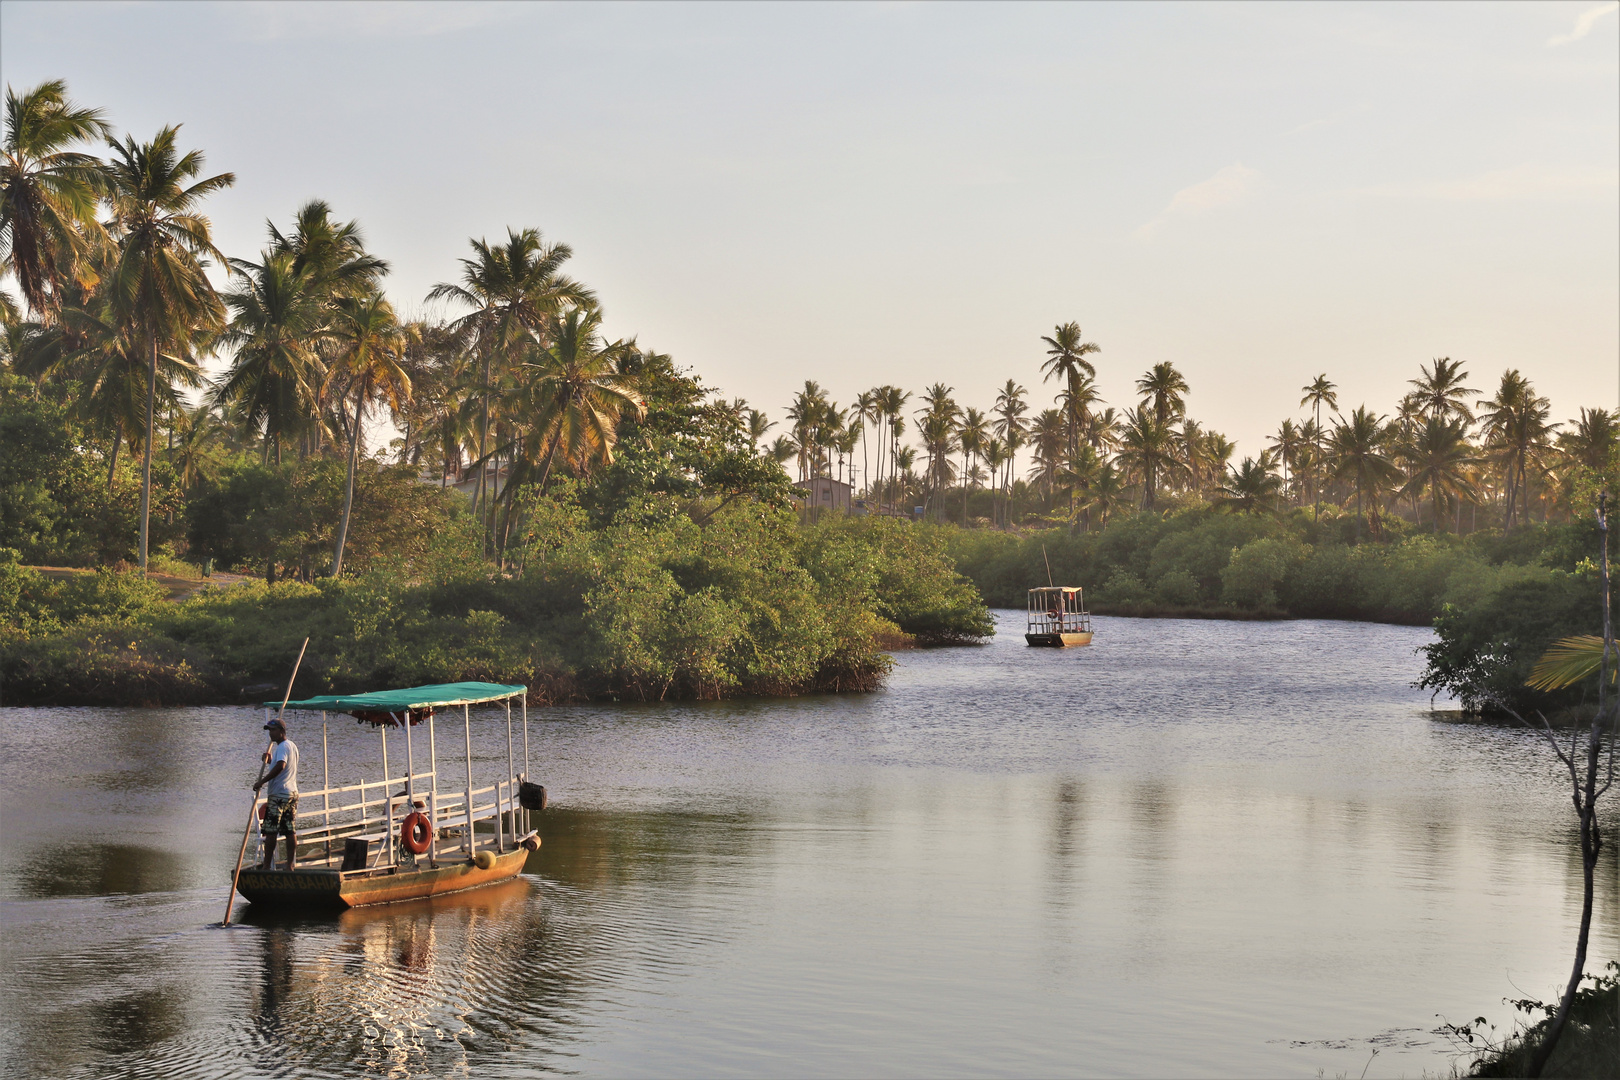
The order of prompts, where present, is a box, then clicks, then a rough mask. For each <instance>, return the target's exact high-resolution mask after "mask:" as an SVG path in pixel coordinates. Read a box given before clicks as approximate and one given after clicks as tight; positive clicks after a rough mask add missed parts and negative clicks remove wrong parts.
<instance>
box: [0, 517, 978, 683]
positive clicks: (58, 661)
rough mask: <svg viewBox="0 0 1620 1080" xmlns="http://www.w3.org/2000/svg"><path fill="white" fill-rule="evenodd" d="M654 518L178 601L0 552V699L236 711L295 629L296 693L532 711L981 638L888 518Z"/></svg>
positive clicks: (755, 678) (950, 584)
mask: <svg viewBox="0 0 1620 1080" xmlns="http://www.w3.org/2000/svg"><path fill="white" fill-rule="evenodd" d="M649 509H650V508H647V507H643V508H641V512H640V513H637V514H636V515H634V516H625V517H623V518H621V519H620V520H616V521H614V522H612V523H610V524H609V525H607V526H605V527H603V528H600V529H583V528H582V529H577V530H574V531H572V532H566V533H561V534H560V535H558V536H557V537H556V539H557V542H556V543H555V545H554V546H553V547H552V548H550V549H549V550H547V551H546V552H545V554H544V558H543V560H536V561H535V562H534V563H531V564H530V565H529V566H528V567H527V568H526V569H525V570H524V571H523V572H521V573H512V572H508V573H500V572H497V571H495V570H493V569H492V568H490V567H489V566H487V565H486V564H483V563H481V562H475V563H471V564H468V563H464V562H458V561H453V560H452V561H445V562H443V563H439V564H435V565H430V566H426V567H423V566H421V565H416V566H413V565H411V564H409V563H407V562H404V561H398V562H393V563H379V564H378V565H376V566H375V567H374V568H373V569H371V570H369V571H367V572H365V573H362V574H357V575H354V576H345V577H343V578H339V579H331V578H326V579H320V580H317V581H315V582H313V583H304V582H299V581H285V580H284V581H278V582H275V583H273V584H272V583H268V582H265V581H262V580H253V581H243V582H240V583H238V584H236V585H234V586H232V587H230V588H219V587H212V586H210V587H205V588H203V589H202V590H201V591H200V592H198V593H196V594H195V595H192V596H190V597H187V598H184V599H180V600H173V599H171V598H170V596H169V594H168V591H167V590H166V589H165V588H164V587H163V586H162V585H161V584H160V583H159V582H157V581H154V580H152V579H150V578H143V577H142V576H141V575H139V574H138V573H132V572H115V571H104V572H100V573H92V574H71V575H65V576H56V577H52V576H48V575H45V574H42V573H40V572H38V571H36V570H32V569H29V568H27V567H24V566H22V565H21V564H20V562H19V561H18V560H17V558H16V553H15V552H10V553H6V552H4V551H3V550H0V621H3V624H4V626H3V629H0V680H3V681H0V701H3V702H4V703H5V704H9V705H205V704H233V703H238V702H241V701H243V700H248V699H250V698H254V699H256V698H258V697H265V696H269V695H268V694H266V693H264V691H263V687H264V686H265V685H272V684H273V685H275V686H280V685H283V684H284V680H285V679H286V678H287V673H288V672H289V671H290V670H291V668H292V664H293V659H294V657H295V656H297V654H298V651H299V647H300V644H301V643H302V641H303V639H304V638H305V637H306V636H307V637H308V638H309V639H310V645H309V654H308V657H307V658H306V660H305V662H304V666H303V668H302V669H301V671H300V675H299V680H298V684H297V686H296V687H295V691H296V692H297V693H299V694H300V695H303V694H316V693H325V692H334V691H352V690H357V689H362V688H373V687H376V686H378V685H405V686H409V685H416V684H424V683H436V682H456V681H462V680H484V681H490V682H502V683H522V684H524V685H527V686H530V687H531V688H532V689H531V692H530V701H531V702H532V703H535V704H556V703H560V702H568V701H590V700H610V699H611V700H629V701H666V700H676V699H696V700H714V699H720V698H734V697H759V696H768V697H782V696H791V695H796V694H806V693H817V692H846V691H864V690H872V689H874V688H876V687H877V686H878V685H880V684H881V682H882V680H883V677H884V676H885V675H886V674H887V672H888V671H889V669H890V667H891V665H892V662H893V661H892V659H891V658H890V653H892V652H893V651H895V650H896V649H903V648H908V647H910V646H912V645H916V644H925V645H926V644H945V643H953V642H961V641H977V640H982V639H983V638H984V637H986V636H988V635H989V634H990V633H991V632H992V629H993V626H992V623H991V621H990V616H989V613H988V611H987V610H986V608H985V606H984V604H983V602H982V601H981V600H980V599H979V596H978V594H977V592H976V591H975V590H974V588H973V587H972V585H971V584H970V583H968V582H967V581H965V580H964V579H962V578H961V577H960V576H958V575H957V574H956V573H955V571H954V570H953V569H952V566H951V563H950V560H949V558H948V557H947V556H946V555H945V554H944V552H943V550H942V549H941V548H940V547H939V545H938V542H937V540H938V538H937V537H935V536H933V535H931V534H928V533H924V532H921V531H918V530H915V529H911V528H910V527H908V526H907V525H906V524H904V523H902V522H892V521H884V520H879V519H870V520H865V521H862V520H855V519H840V520H836V521H828V522H825V523H822V524H819V525H814V526H810V527H800V526H799V525H797V524H796V523H795V521H794V519H793V517H792V515H791V513H790V512H788V511H779V510H773V509H771V508H769V507H765V506H762V505H759V504H742V503H738V504H735V505H734V506H732V507H729V508H727V509H726V510H725V511H722V512H721V513H718V514H712V515H709V516H706V517H705V518H704V520H703V522H702V524H699V523H698V522H697V521H696V520H694V518H693V516H692V515H690V514H688V513H685V512H682V511H681V509H680V508H679V506H677V505H675V504H674V503H673V500H671V505H670V506H669V507H667V508H665V509H664V511H663V512H660V513H653V512H648V511H649ZM245 688H248V689H245Z"/></svg>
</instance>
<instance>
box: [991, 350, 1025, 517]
mask: <svg viewBox="0 0 1620 1080" xmlns="http://www.w3.org/2000/svg"><path fill="white" fill-rule="evenodd" d="M1027 393H1029V391H1027V390H1025V389H1024V388H1023V387H1022V386H1020V385H1018V382H1017V380H1015V379H1008V380H1007V381H1006V382H1005V383H1003V384H1002V387H1001V389H1000V391H998V392H997V393H996V407H995V409H994V412H995V415H996V425H995V431H996V434H997V435H998V436H1000V437H1001V441H1002V443H1003V444H1004V445H1005V447H1006V458H1005V461H1004V462H1003V475H1002V476H1001V477H1000V478H998V479H997V481H996V483H997V486H998V487H999V486H1001V485H1002V484H1005V485H1006V488H1007V498H1008V510H1009V512H1010V511H1011V505H1012V504H1011V499H1012V478H1013V473H1014V472H1015V471H1016V470H1017V468H1018V448H1019V447H1020V446H1022V445H1024V433H1025V431H1027V430H1028V426H1027V425H1026V424H1025V422H1024V414H1025V413H1026V412H1028V411H1029V404H1028V403H1027V402H1026V401H1025V400H1024V395H1025V394H1027Z"/></svg>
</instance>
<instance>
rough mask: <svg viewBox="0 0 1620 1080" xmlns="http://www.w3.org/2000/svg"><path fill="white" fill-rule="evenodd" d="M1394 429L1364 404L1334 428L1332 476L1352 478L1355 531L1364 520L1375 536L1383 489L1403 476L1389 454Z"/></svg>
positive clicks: (1358, 531) (1343, 478)
mask: <svg viewBox="0 0 1620 1080" xmlns="http://www.w3.org/2000/svg"><path fill="white" fill-rule="evenodd" d="M1394 436H1395V432H1394V429H1393V428H1391V426H1390V425H1389V424H1387V423H1386V422H1385V420H1384V418H1383V417H1382V416H1375V415H1373V414H1372V413H1371V412H1369V411H1368V409H1367V407H1366V406H1365V405H1361V406H1358V407H1357V408H1356V410H1355V411H1354V412H1352V413H1351V414H1350V418H1349V419H1348V420H1343V421H1340V423H1339V424H1338V425H1337V426H1336V427H1335V428H1334V429H1333V438H1332V441H1331V442H1330V444H1329V447H1328V449H1329V451H1330V452H1331V454H1332V458H1333V475H1334V476H1335V477H1337V478H1338V479H1340V480H1349V481H1350V483H1351V485H1352V486H1353V487H1354V488H1355V489H1356V520H1357V523H1358V524H1357V526H1356V534H1357V539H1360V530H1361V525H1360V523H1362V522H1365V523H1366V525H1367V529H1368V531H1369V532H1371V533H1372V535H1373V536H1374V537H1377V536H1378V535H1379V534H1380V532H1381V531H1382V530H1381V529H1380V527H1379V515H1378V505H1379V503H1380V501H1381V500H1382V495H1383V492H1385V491H1387V490H1388V489H1389V488H1390V487H1391V486H1392V485H1394V484H1395V483H1396V482H1397V481H1399V480H1400V478H1401V470H1400V466H1398V465H1396V464H1395V462H1394V460H1393V459H1391V457H1390V455H1389V448H1390V446H1391V444H1392V443H1393V441H1394Z"/></svg>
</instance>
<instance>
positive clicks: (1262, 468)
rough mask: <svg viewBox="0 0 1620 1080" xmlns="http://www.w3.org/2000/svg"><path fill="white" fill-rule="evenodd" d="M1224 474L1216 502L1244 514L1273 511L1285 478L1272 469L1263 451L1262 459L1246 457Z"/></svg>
mask: <svg viewBox="0 0 1620 1080" xmlns="http://www.w3.org/2000/svg"><path fill="white" fill-rule="evenodd" d="M1224 476H1225V480H1224V482H1223V483H1222V484H1221V489H1220V496H1219V498H1217V499H1216V500H1215V502H1216V505H1218V506H1222V507H1225V508H1226V509H1228V510H1236V511H1238V512H1239V513H1245V514H1254V513H1259V512H1261V511H1270V510H1271V509H1272V508H1273V507H1274V506H1275V505H1276V502H1277V497H1278V496H1279V495H1280V494H1281V493H1282V477H1280V476H1278V475H1277V474H1276V473H1274V472H1272V471H1271V463H1270V461H1269V460H1268V459H1267V457H1266V455H1264V454H1262V455H1261V456H1260V460H1259V461H1256V460H1255V459H1254V458H1251V457H1246V458H1244V459H1243V464H1242V465H1239V466H1238V467H1237V468H1236V469H1233V470H1231V471H1230V472H1227V473H1224Z"/></svg>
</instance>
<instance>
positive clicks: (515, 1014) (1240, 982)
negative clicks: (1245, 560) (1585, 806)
mask: <svg viewBox="0 0 1620 1080" xmlns="http://www.w3.org/2000/svg"><path fill="white" fill-rule="evenodd" d="M1001 619H1002V626H1003V635H1002V636H1001V637H1000V638H998V639H997V640H996V641H995V642H994V643H992V644H990V645H987V646H983V647H975V648H964V649H943V650H930V651H922V652H914V653H908V654H904V655H903V656H901V658H900V664H899V667H898V668H897V670H896V672H895V675H894V678H893V679H892V681H891V684H890V687H889V689H888V690H886V691H885V692H882V693H878V694H872V695H863V696H856V697H839V698H806V699H797V700H792V701H753V702H725V703H709V704H681V705H660V706H619V707H606V706H589V707H568V708H559V709H553V710H548V711H545V712H540V713H537V714H536V716H535V718H534V722H533V724H532V726H531V731H530V746H531V755H532V758H533V760H534V762H535V764H534V767H533V771H534V772H535V773H537V774H538V775H539V776H540V777H541V778H542V779H544V780H545V781H546V782H547V783H548V786H550V787H551V788H552V790H553V792H554V793H555V795H556V796H557V798H558V804H557V805H556V806H555V807H554V808H553V810H551V811H549V812H548V813H547V815H546V820H545V823H544V833H545V846H544V847H543V848H542V850H541V852H540V853H539V854H538V855H537V856H535V857H534V858H532V859H531V862H530V865H529V868H528V869H529V871H530V876H528V877H526V878H525V879H523V880H520V881H517V882H513V883H510V884H508V885H505V886H502V887H499V888H492V889H484V890H478V891H475V892H472V893H467V894H463V895H461V896H457V897H449V898H441V899H440V900H438V901H434V902H432V903H421V904H407V905H396V906H391V907H387V908H379V909H374V910H369V911H356V912H349V913H346V914H344V915H342V916H335V917H304V918H273V917H270V916H268V915H266V914H265V913H263V912H259V911H254V910H252V909H250V908H247V907H246V906H245V905H241V906H239V907H238V912H239V916H240V918H241V920H242V921H241V925H240V926H238V927H235V928H232V929H228V930H221V929H218V928H213V927H210V926H209V925H208V924H209V923H211V922H213V921H214V920H217V919H218V918H219V913H220V908H221V906H222V903H223V889H224V885H223V882H222V880H221V879H222V876H223V873H224V870H223V867H225V866H227V865H228V864H229V861H230V858H231V857H232V856H233V855H234V854H235V849H236V845H237V844H238V843H239V842H240V836H241V833H240V831H239V830H240V827H241V825H240V823H241V821H242V816H241V815H242V814H243V813H244V812H245V806H246V804H245V801H244V794H245V787H246V784H247V783H248V782H249V781H250V780H251V779H252V777H253V773H254V770H255V768H256V758H255V754H254V743H255V741H256V739H257V738H258V736H259V732H258V724H259V722H260V721H259V720H258V719H257V717H256V716H255V715H254V714H253V713H252V712H251V711H250V710H237V709H181V710H164V711H162V712H155V713H154V712H140V711H113V710H91V709H77V710H75V709H56V710H4V711H0V815H3V818H4V821H5V829H4V830H3V831H0V867H3V871H4V872H3V875H0V889H3V893H0V895H3V896H4V898H5V899H4V900H3V901H0V929H3V935H0V960H3V962H4V968H5V970H6V972H7V975H8V979H7V981H6V983H5V985H4V988H3V990H0V1006H3V1008H0V1062H3V1063H4V1068H5V1070H6V1071H7V1073H8V1074H10V1075H19V1076H36V1075H40V1076H68V1077H79V1076H84V1077H89V1076H98V1077H99V1076H165V1077H167V1076H182V1077H202V1078H209V1080H213V1078H219V1077H234V1076H282V1075H285V1076H301V1077H302V1076H315V1077H326V1076H331V1077H339V1076H342V1077H348V1076H354V1075H357V1074H359V1075H371V1074H375V1075H389V1076H430V1075H431V1076H441V1075H458V1074H459V1075H468V1076H479V1077H483V1076H524V1075H536V1074H542V1073H552V1072H561V1073H571V1072H582V1073H610V1074H614V1075H620V1074H645V1073H656V1074H659V1075H691V1074H703V1075H715V1074H739V1073H741V1074H748V1075H756V1074H760V1073H778V1074H792V1075H805V1074H846V1073H861V1074H867V1073H883V1074H919V1073H926V1074H935V1073H952V1074H960V1073H974V1074H981V1073H997V1074H1007V1073H1011V1074H1020V1075H1027V1074H1041V1075H1046V1074H1065V1073H1066V1074H1077V1073H1078V1074H1097V1073H1105V1074H1117V1075H1144V1076H1145V1075H1163V1074H1192V1073H1208V1072H1212V1071H1214V1072H1225V1073H1245V1074H1254V1075H1283V1074H1288V1075H1297V1074H1301V1073H1310V1072H1315V1071H1317V1070H1319V1069H1320V1070H1322V1071H1324V1072H1325V1073H1327V1074H1330V1075H1331V1074H1334V1073H1340V1072H1349V1071H1351V1070H1354V1071H1355V1072H1356V1073H1359V1072H1360V1071H1361V1069H1362V1067H1363V1065H1365V1064H1366V1063H1367V1060H1368V1056H1369V1054H1370V1053H1371V1051H1372V1050H1373V1049H1378V1050H1379V1054H1378V1057H1377V1058H1376V1059H1374V1060H1373V1065H1372V1067H1371V1068H1370V1070H1369V1072H1368V1075H1369V1076H1372V1075H1380V1074H1398V1073H1403V1072H1404V1073H1408V1074H1416V1073H1419V1072H1423V1071H1435V1072H1440V1071H1444V1070H1445V1069H1447V1068H1448V1067H1449V1059H1447V1058H1446V1057H1445V1056H1444V1055H1443V1054H1442V1053H1439V1052H1438V1051H1443V1050H1444V1049H1445V1048H1446V1047H1445V1044H1444V1043H1443V1042H1440V1041H1438V1040H1437V1039H1436V1038H1435V1037H1434V1036H1432V1034H1430V1033H1428V1032H1427V1031H1426V1030H1423V1029H1419V1030H1418V1031H1416V1032H1415V1033H1413V1032H1412V1031H1409V1030H1408V1029H1409V1028H1410V1027H1411V1025H1412V1024H1413V1023H1414V1022H1418V1023H1422V1022H1423V1021H1426V1020H1427V1019H1428V1018H1429V1017H1431V1016H1432V1015H1433V1014H1434V1013H1437V1012H1443V1013H1446V1014H1448V1015H1451V1016H1454V1017H1455V1016H1468V1017H1472V1016H1475V1015H1479V1014H1482V1013H1483V1014H1485V1015H1488V1016H1492V1017H1493V1018H1495V1019H1497V1020H1498V1022H1499V1023H1500V1022H1501V1021H1502V1020H1504V1019H1506V1016H1505V1010H1504V1009H1503V1007H1502V1006H1501V1005H1500V999H1501V998H1502V997H1504V996H1510V995H1511V996H1519V995H1520V994H1521V993H1528V994H1532V995H1536V994H1541V995H1543V996H1545V995H1546V994H1548V993H1549V992H1550V991H1551V988H1552V986H1553V985H1554V984H1555V982H1556V980H1557V979H1558V977H1559V974H1560V971H1559V969H1560V968H1561V967H1562V965H1563V963H1564V961H1563V959H1562V958H1563V956H1564V954H1565V950H1566V949H1567V947H1568V939H1569V936H1570V933H1571V926H1572V922H1573V918H1574V915H1575V913H1576V908H1575V906H1574V904H1573V903H1572V897H1573V896H1574V895H1575V894H1574V893H1573V887H1574V884H1575V883H1576V882H1577V881H1578V877H1579V863H1578V861H1576V859H1575V857H1574V855H1573V852H1572V849H1571V847H1570V845H1569V843H1568V832H1569V828H1568V826H1569V822H1568V821H1567V820H1566V818H1567V804H1566V803H1565V802H1564V801H1563V798H1564V796H1563V794H1562V790H1561V789H1560V788H1559V787H1558V786H1557V785H1556V784H1555V783H1554V782H1553V780H1552V778H1551V773H1550V770H1549V769H1548V768H1547V762H1546V755H1545V753H1544V752H1543V751H1542V750H1541V748H1540V746H1539V745H1538V744H1537V742H1536V740H1535V739H1534V737H1533V736H1527V735H1526V734H1525V733H1523V732H1517V731H1512V730H1508V729H1503V728H1493V727H1488V726H1479V725H1463V724H1456V723H1449V722H1437V721H1436V719H1434V718H1433V717H1432V716H1431V714H1430V713H1429V712H1428V711H1427V698H1426V696H1425V695H1423V694H1422V693H1419V692H1417V691H1414V690H1412V689H1411V687H1410V685H1409V684H1410V682H1411V680H1412V678H1413V676H1414V675H1415V672H1416V669H1417V661H1416V658H1415V657H1414V656H1413V649H1414V648H1415V647H1416V646H1417V645H1418V644H1420V643H1421V642H1423V641H1424V640H1427V631H1423V630H1414V629H1410V628H1402V627H1378V626H1366V625H1355V624H1339V623H1310V622H1307V623H1213V622H1205V623H1199V622H1184V621H1177V620H1121V619H1099V620H1098V621H1097V624H1098V631H1099V633H1098V639H1097V641H1098V643H1097V645H1095V646H1094V647H1092V648H1090V649H1074V650H1066V651H1061V652H1060V651H1052V650H1032V649H1026V648H1024V647H1023V646H1022V643H1021V641H1020V639H1019V638H1018V636H1017V634H1018V632H1019V630H1020V629H1021V628H1020V627H1019V626H1018V625H1017V619H1016V615H1015V614H1009V613H1003V614H1002V616H1001ZM132 724H134V725H137V726H138V728H139V730H140V731H141V732H142V736H141V738H140V739H138V740H134V742H133V743H131V742H128V741H127V740H126V738H125V736H123V735H121V734H120V732H121V731H125V730H127V729H129V727H130V725H132ZM293 735H294V738H295V739H296V740H300V744H301V747H302V748H303V754H304V760H305V762H306V766H305V767H306V769H308V768H311V764H310V763H312V762H313V761H314V760H316V756H317V754H316V751H315V750H314V749H313V748H315V747H318V745H319V731H318V728H316V727H315V726H314V724H313V723H312V722H311V721H310V719H309V718H307V717H306V718H299V719H297V720H295V721H294V731H293ZM375 738H376V736H375V735H374V734H373V733H371V732H369V731H363V730H360V729H358V728H357V727H356V726H355V725H353V724H350V723H347V722H344V723H340V724H336V725H334V726H333V727H332V728H331V730H330V743H331V747H332V754H333V766H332V768H333V778H334V781H335V782H352V781H353V780H354V779H357V778H358V770H359V767H360V765H361V764H362V763H369V762H371V761H372V760H374V758H375V751H376V745H375ZM474 738H475V747H474V752H475V758H476V759H477V761H478V762H479V763H480V764H481V765H484V766H495V765H498V764H504V760H505V753H506V749H505V725H504V721H503V714H489V713H486V714H485V715H483V716H482V717H480V718H479V721H478V722H477V723H476V724H475V725H474ZM63 778H70V779H63ZM1611 857H1612V852H1611ZM1604 880H1605V885H1604V892H1603V895H1602V898H1601V904H1602V907H1601V909H1600V913H1599V918H1598V920H1597V922H1598V938H1599V940H1598V943H1597V950H1596V951H1597V952H1598V954H1599V955H1600V956H1603V957H1608V956H1613V955H1615V954H1616V951H1617V949H1616V930H1615V928H1616V927H1617V926H1620V902H1617V900H1616V890H1615V888H1614V885H1613V881H1614V873H1613V869H1612V866H1611V868H1610V870H1609V872H1608V875H1607V876H1606V878H1605V879H1604ZM1216 1063H1219V1064H1216Z"/></svg>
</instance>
